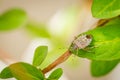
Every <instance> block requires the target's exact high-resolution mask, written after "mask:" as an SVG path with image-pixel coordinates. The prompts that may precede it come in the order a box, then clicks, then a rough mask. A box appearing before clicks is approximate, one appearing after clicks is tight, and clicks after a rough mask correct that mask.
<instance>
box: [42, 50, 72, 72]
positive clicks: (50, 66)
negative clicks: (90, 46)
mask: <svg viewBox="0 0 120 80" xmlns="http://www.w3.org/2000/svg"><path fill="white" fill-rule="evenodd" d="M71 54H72V53H71V52H70V51H69V50H67V51H66V52H65V53H64V54H63V55H61V56H60V57H59V58H58V59H57V60H55V61H54V62H53V63H51V64H50V65H48V67H46V68H45V69H43V70H42V72H43V73H44V74H46V73H47V72H49V71H50V70H52V69H53V68H54V67H56V66H57V65H59V64H61V63H63V62H64V61H66V60H67V59H68V58H69V57H70V55H71Z"/></svg>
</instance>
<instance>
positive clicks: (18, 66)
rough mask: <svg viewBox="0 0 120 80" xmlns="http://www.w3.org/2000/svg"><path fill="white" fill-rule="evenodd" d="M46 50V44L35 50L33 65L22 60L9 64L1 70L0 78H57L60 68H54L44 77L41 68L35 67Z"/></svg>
mask: <svg viewBox="0 0 120 80" xmlns="http://www.w3.org/2000/svg"><path fill="white" fill-rule="evenodd" d="M47 51H48V49H47V46H39V47H38V48H37V49H36V51H35V55H34V60H33V65H31V64H28V63H24V62H18V63H14V64H11V65H9V66H8V67H6V68H4V69H3V70H2V72H1V73H0V78H1V79H7V78H13V77H14V78H16V79H18V80H26V79H27V80H46V79H47V80H58V79H59V78H60V76H61V75H62V69H61V68H58V69H56V70H55V71H53V72H52V73H51V74H50V76H49V77H48V78H46V77H45V76H44V74H43V72H42V71H41V69H38V68H37V67H36V66H39V65H40V64H41V63H42V62H43V61H44V59H45V56H46V53H47ZM41 54H42V55H41ZM39 56H40V57H39ZM39 61H40V62H39ZM56 74H57V75H56Z"/></svg>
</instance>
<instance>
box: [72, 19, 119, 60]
mask: <svg viewBox="0 0 120 80" xmlns="http://www.w3.org/2000/svg"><path fill="white" fill-rule="evenodd" d="M114 20H115V22H114ZM119 30H120V18H118V19H113V20H112V21H111V22H109V23H108V24H106V25H104V26H101V27H97V28H95V29H93V30H90V31H88V32H85V33H83V35H84V34H86V35H91V36H92V42H91V43H90V44H89V45H88V46H87V47H86V48H85V49H79V50H76V49H75V50H74V49H73V44H72V45H71V47H70V51H71V52H72V53H73V54H76V55H77V56H79V57H83V58H89V59H92V60H104V61H111V60H117V59H120V31H119ZM79 36H81V34H80V35H79ZM79 36H78V37H79ZM72 49H73V50H72Z"/></svg>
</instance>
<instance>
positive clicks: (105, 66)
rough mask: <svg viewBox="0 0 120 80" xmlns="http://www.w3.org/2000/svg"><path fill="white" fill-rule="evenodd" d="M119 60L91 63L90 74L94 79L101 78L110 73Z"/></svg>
mask: <svg viewBox="0 0 120 80" xmlns="http://www.w3.org/2000/svg"><path fill="white" fill-rule="evenodd" d="M119 61H120V60H113V61H92V63H91V74H92V76H94V77H101V76H104V75H106V74H108V73H109V72H110V71H112V70H113V69H114V68H115V67H116V65H117V64H118V63H119Z"/></svg>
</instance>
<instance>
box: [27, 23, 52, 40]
mask: <svg viewBox="0 0 120 80" xmlns="http://www.w3.org/2000/svg"><path fill="white" fill-rule="evenodd" d="M26 29H27V30H28V32H29V33H31V34H32V35H33V36H37V37H43V38H50V33H49V32H48V30H47V28H46V25H45V24H38V23H29V24H27V26H26Z"/></svg>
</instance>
